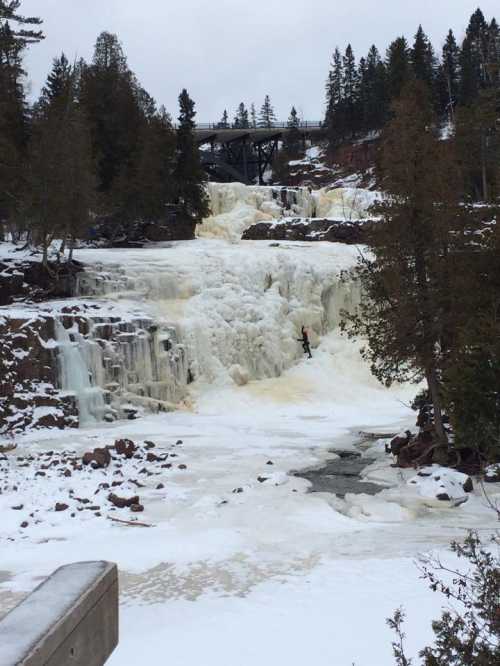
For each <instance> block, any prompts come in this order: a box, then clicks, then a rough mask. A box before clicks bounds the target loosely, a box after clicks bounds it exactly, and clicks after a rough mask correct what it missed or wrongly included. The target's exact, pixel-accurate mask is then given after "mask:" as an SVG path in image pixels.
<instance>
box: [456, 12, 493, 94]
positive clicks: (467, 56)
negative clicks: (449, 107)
mask: <svg viewBox="0 0 500 666" xmlns="http://www.w3.org/2000/svg"><path fill="white" fill-rule="evenodd" d="M487 52H488V25H487V23H486V20H485V18H484V15H483V13H482V11H481V10H480V9H477V10H476V11H475V12H474V14H472V16H471V18H470V21H469V25H468V27H467V31H466V36H465V39H464V42H463V44H462V51H461V58H460V65H461V70H462V77H461V79H462V80H461V90H460V103H461V104H463V105H468V104H471V103H473V101H474V100H475V99H476V97H477V96H478V94H479V90H480V89H481V88H483V87H484V86H485V84H486V81H487V76H488V75H487V69H486V68H485V63H486V59H487Z"/></svg>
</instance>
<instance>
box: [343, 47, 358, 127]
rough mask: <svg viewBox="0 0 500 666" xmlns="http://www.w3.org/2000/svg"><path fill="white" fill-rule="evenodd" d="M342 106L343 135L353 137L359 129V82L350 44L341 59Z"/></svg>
mask: <svg viewBox="0 0 500 666" xmlns="http://www.w3.org/2000/svg"><path fill="white" fill-rule="evenodd" d="M342 64H343V67H342V70H343V77H342V105H343V112H344V118H345V133H346V135H347V136H354V135H355V134H356V131H357V130H358V128H359V104H358V92H359V81H358V72H357V69H356V61H355V58H354V53H353V50H352V47H351V45H350V44H348V45H347V48H346V51H345V55H344V57H343V62H342Z"/></svg>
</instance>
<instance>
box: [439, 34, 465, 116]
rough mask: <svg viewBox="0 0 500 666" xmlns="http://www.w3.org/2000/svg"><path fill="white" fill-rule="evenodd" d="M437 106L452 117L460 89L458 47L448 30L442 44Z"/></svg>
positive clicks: (453, 36)
mask: <svg viewBox="0 0 500 666" xmlns="http://www.w3.org/2000/svg"><path fill="white" fill-rule="evenodd" d="M438 89H439V108H440V111H441V113H447V114H448V116H449V118H450V119H453V111H454V108H455V106H456V104H457V102H458V96H459V91H460V49H459V48H458V45H457V42H456V39H455V35H454V34H453V31H452V30H450V31H449V32H448V35H447V36H446V42H445V44H444V46H443V53H442V61H441V65H440V67H439V72H438Z"/></svg>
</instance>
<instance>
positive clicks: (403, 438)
mask: <svg viewBox="0 0 500 666" xmlns="http://www.w3.org/2000/svg"><path fill="white" fill-rule="evenodd" d="M410 439H411V432H410V431H409V430H407V431H406V433H405V434H404V435H396V437H394V438H393V439H392V440H391V443H390V444H389V448H390V451H391V453H392V455H393V456H395V457H396V458H397V457H398V456H399V454H400V453H401V449H402V448H404V447H405V446H408V444H409V443H410Z"/></svg>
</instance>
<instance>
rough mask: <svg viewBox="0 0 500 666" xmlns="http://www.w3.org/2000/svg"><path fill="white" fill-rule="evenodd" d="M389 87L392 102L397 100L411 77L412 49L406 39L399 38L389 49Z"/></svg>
mask: <svg viewBox="0 0 500 666" xmlns="http://www.w3.org/2000/svg"><path fill="white" fill-rule="evenodd" d="M386 66H387V85H388V92H389V97H390V99H391V100H394V99H397V98H398V97H399V96H400V94H401V90H402V89H403V87H404V86H405V85H406V84H407V83H408V81H409V79H410V77H411V71H412V70H411V61H410V49H409V48H408V42H407V41H406V39H405V38H404V37H398V38H397V39H395V40H394V41H393V42H392V44H390V46H389V48H388V49H387V56H386Z"/></svg>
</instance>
